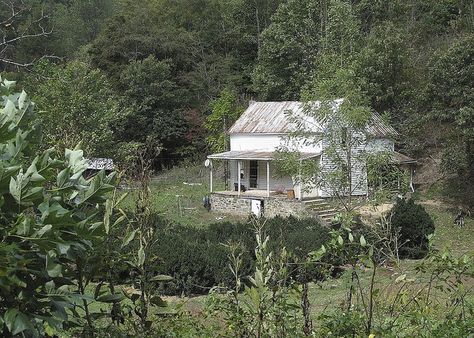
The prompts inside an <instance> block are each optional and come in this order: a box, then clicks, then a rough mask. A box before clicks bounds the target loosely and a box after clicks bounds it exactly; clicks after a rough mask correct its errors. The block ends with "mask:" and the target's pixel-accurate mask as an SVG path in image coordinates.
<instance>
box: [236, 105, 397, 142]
mask: <svg viewBox="0 0 474 338" xmlns="http://www.w3.org/2000/svg"><path fill="white" fill-rule="evenodd" d="M342 101H343V100H342V99H339V100H335V101H334V106H335V107H337V106H338V105H339V104H340V103H341V102H342ZM308 104H311V105H314V106H317V105H319V104H320V103H319V102H318V101H314V102H309V103H304V102H300V101H281V102H251V103H250V105H249V107H248V108H247V109H246V110H245V111H244V112H243V113H242V115H241V116H240V118H239V119H238V120H237V121H236V122H235V123H234V125H233V126H232V127H231V128H230V129H229V131H228V132H229V134H287V133H289V132H291V131H292V130H294V128H295V126H294V124H293V123H292V122H291V121H290V119H289V117H288V112H291V113H292V114H293V115H294V116H298V115H300V116H303V117H304V118H305V119H307V120H308V123H311V124H313V125H314V126H315V127H316V126H318V125H321V123H318V121H316V120H315V119H314V118H312V117H311V116H308V114H306V112H305V109H306V108H307V105H308ZM335 109H337V108H335ZM367 132H368V133H369V134H370V135H372V136H374V137H384V136H388V135H391V136H395V135H397V132H396V131H395V129H393V128H392V127H391V126H389V125H387V124H386V123H385V122H384V121H383V119H382V117H381V116H380V115H379V114H377V113H374V114H373V117H372V123H369V125H368V126H367Z"/></svg>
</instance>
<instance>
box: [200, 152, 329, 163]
mask: <svg viewBox="0 0 474 338" xmlns="http://www.w3.org/2000/svg"><path fill="white" fill-rule="evenodd" d="M319 155H321V154H320V153H300V160H307V159H310V158H314V157H317V156H319ZM276 156H277V152H275V151H258V150H255V151H250V150H241V151H240V150H239V151H236V150H232V151H226V152H224V153H217V154H212V155H208V156H207V158H210V159H215V160H259V161H272V160H274V159H275V158H276Z"/></svg>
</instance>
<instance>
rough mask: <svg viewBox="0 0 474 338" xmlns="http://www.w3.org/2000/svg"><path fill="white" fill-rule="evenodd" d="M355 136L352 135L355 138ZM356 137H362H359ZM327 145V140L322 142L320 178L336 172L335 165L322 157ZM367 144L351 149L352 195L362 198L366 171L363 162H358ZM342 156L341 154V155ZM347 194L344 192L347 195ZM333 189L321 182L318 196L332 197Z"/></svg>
mask: <svg viewBox="0 0 474 338" xmlns="http://www.w3.org/2000/svg"><path fill="white" fill-rule="evenodd" d="M356 136H357V135H354V137H356ZM358 137H362V136H361V135H359V136H358ZM327 145H328V142H327V140H323V154H322V156H321V172H322V177H324V176H325V175H327V174H328V173H330V172H331V171H333V170H336V164H335V163H333V162H332V161H331V160H330V159H329V158H328V157H327V156H324V148H325V147H326V146H327ZM366 147H367V143H366V142H365V141H361V142H360V144H359V145H358V146H357V147H355V148H353V149H352V151H351V152H352V175H351V184H352V195H354V196H363V195H366V194H367V170H366V167H365V162H363V161H361V160H360V157H361V156H360V155H361V153H363V152H365V151H366ZM341 155H343V154H341ZM348 193H349V192H346V194H348ZM334 194H335V191H334V189H333V188H332V187H331V186H329V185H328V184H324V182H321V189H320V195H321V197H332V196H334Z"/></svg>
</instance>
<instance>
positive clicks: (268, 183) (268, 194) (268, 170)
mask: <svg viewBox="0 0 474 338" xmlns="http://www.w3.org/2000/svg"><path fill="white" fill-rule="evenodd" d="M267 197H270V161H267Z"/></svg>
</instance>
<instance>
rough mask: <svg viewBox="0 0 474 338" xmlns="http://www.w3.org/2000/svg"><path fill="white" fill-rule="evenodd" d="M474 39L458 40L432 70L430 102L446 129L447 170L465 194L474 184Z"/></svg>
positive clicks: (445, 166)
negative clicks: (473, 183)
mask: <svg viewBox="0 0 474 338" xmlns="http://www.w3.org/2000/svg"><path fill="white" fill-rule="evenodd" d="M473 60H474V36H473V35H469V36H466V37H465V38H461V39H459V40H457V41H456V42H455V43H454V44H453V45H452V46H451V47H450V48H448V49H447V50H446V51H444V52H443V53H440V54H439V55H438V56H437V57H436V58H435V59H434V61H433V62H432V65H431V67H430V75H429V80H430V82H429V84H428V89H427V94H426V103H427V105H428V107H430V108H431V114H430V117H431V119H432V120H433V121H435V122H437V123H439V124H441V125H443V126H444V128H445V132H444V135H445V137H444V138H443V142H444V145H445V150H444V156H443V168H444V169H445V172H446V173H448V174H454V176H452V178H454V183H455V186H456V187H459V188H460V189H461V190H463V191H468V190H469V189H465V188H466V187H472V182H474V181H473V180H474V94H473V93H474V84H473V81H472V79H473V78H474V61H473Z"/></svg>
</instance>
